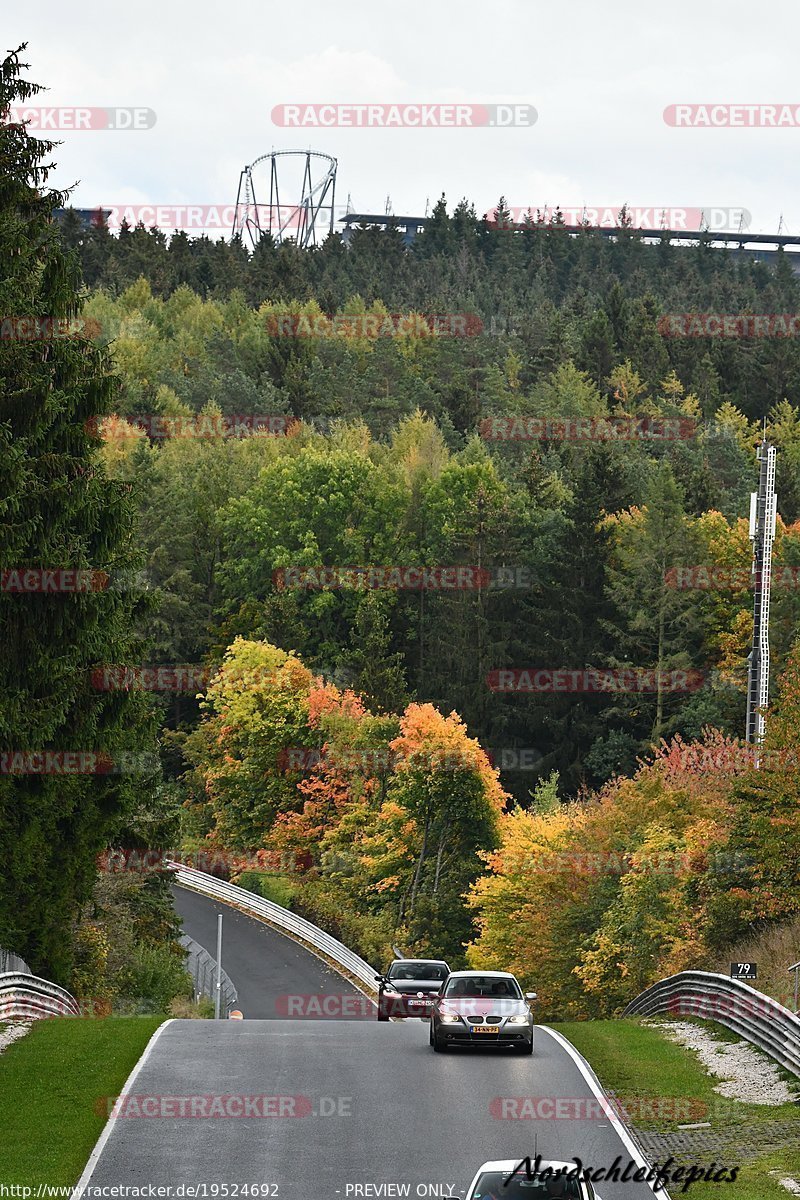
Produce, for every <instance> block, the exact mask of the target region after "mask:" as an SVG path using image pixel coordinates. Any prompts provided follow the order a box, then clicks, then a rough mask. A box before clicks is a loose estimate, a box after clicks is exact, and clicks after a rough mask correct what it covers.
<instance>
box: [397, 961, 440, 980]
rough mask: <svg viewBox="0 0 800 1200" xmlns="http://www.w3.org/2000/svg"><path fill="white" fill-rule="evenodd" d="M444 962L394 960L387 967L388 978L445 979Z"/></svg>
mask: <svg viewBox="0 0 800 1200" xmlns="http://www.w3.org/2000/svg"><path fill="white" fill-rule="evenodd" d="M446 978H447V968H446V967H445V965H444V963H434V962H430V963H404V962H394V963H392V965H391V966H390V967H389V979H420V980H422V979H446Z"/></svg>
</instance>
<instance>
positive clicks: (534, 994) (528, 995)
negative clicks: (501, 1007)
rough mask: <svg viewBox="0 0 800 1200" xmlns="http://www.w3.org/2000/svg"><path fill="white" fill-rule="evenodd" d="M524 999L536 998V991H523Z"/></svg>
mask: <svg viewBox="0 0 800 1200" xmlns="http://www.w3.org/2000/svg"><path fill="white" fill-rule="evenodd" d="M525 999H526V1000H535V999H536V992H526V993H525Z"/></svg>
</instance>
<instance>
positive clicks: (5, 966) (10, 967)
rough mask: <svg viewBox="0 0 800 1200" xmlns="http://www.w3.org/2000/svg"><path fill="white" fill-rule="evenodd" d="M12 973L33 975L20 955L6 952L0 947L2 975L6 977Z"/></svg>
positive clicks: (0, 970) (0, 971)
mask: <svg viewBox="0 0 800 1200" xmlns="http://www.w3.org/2000/svg"><path fill="white" fill-rule="evenodd" d="M10 971H16V972H17V974H18V975H30V974H31V969H30V967H29V966H28V964H27V963H26V962H25V959H24V958H20V956H19V955H18V954H12V952H11V951H10V950H4V949H3V947H2V946H0V975H6V974H8V972H10Z"/></svg>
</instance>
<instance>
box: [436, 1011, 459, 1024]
mask: <svg viewBox="0 0 800 1200" xmlns="http://www.w3.org/2000/svg"><path fill="white" fill-rule="evenodd" d="M439 1019H440V1020H441V1022H442V1024H443V1025H457V1024H458V1023H459V1021H460V1020H461V1017H460V1016H459V1015H458V1013H440V1014H439Z"/></svg>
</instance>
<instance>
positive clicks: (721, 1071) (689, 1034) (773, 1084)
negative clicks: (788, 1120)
mask: <svg viewBox="0 0 800 1200" xmlns="http://www.w3.org/2000/svg"><path fill="white" fill-rule="evenodd" d="M654 1026H655V1028H656V1029H660V1030H662V1031H663V1032H664V1033H665V1034H666V1036H667V1037H668V1038H670V1039H671V1040H672V1041H673V1042H678V1043H679V1044H680V1045H681V1046H685V1047H686V1049H687V1050H694V1051H695V1053H696V1054H697V1056H698V1058H699V1059H700V1061H701V1063H702V1064H703V1066H704V1067H705V1069H706V1070H707V1071H708V1073H709V1074H710V1075H716V1076H717V1077H718V1078H719V1079H721V1080H722V1082H721V1083H719V1084H717V1086H716V1087H715V1088H714V1091H715V1092H718V1093H719V1095H720V1096H726V1097H727V1098H728V1099H729V1100H739V1101H741V1102H742V1103H743V1104H770V1105H774V1104H790V1103H791V1102H792V1101H794V1100H797V1099H798V1095H797V1092H796V1091H793V1090H792V1089H791V1088H790V1086H789V1084H788V1083H785V1082H784V1080H783V1079H781V1077H780V1075H779V1074H778V1068H777V1067H776V1066H775V1065H774V1064H773V1063H771V1062H770V1061H769V1059H768V1058H767V1057H766V1055H764V1054H762V1053H761V1052H760V1051H759V1050H756V1049H754V1047H753V1046H751V1045H749V1044H748V1043H747V1042H718V1041H717V1040H716V1039H715V1038H714V1037H712V1036H711V1034H709V1033H708V1032H707V1031H706V1030H705V1029H702V1028H701V1027H700V1026H699V1025H691V1024H690V1023H689V1022H688V1021H670V1022H669V1023H668V1024H667V1023H662V1022H658V1023H655V1022H654Z"/></svg>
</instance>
